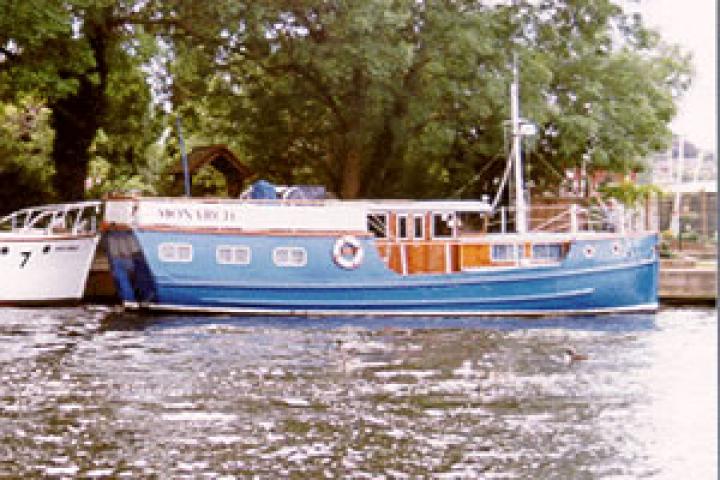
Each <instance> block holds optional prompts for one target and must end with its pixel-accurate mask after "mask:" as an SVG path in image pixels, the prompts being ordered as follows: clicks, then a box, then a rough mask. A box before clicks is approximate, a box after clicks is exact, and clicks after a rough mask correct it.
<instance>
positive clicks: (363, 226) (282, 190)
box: [103, 80, 658, 316]
mask: <svg viewBox="0 0 720 480" xmlns="http://www.w3.org/2000/svg"><path fill="white" fill-rule="evenodd" d="M517 88H518V87H517V80H515V81H514V82H513V84H512V86H511V89H510V90H511V129H512V130H511V132H512V142H511V143H512V146H511V150H510V151H511V154H510V155H509V156H508V163H507V168H506V171H505V175H504V177H503V179H502V182H501V189H500V190H502V188H504V184H505V183H506V182H507V180H508V178H509V177H510V176H509V172H510V170H514V185H515V186H516V187H515V188H514V193H515V194H514V202H513V204H512V205H508V206H499V204H498V199H499V198H500V192H498V193H497V195H496V197H495V200H494V201H493V202H490V201H489V199H480V200H426V201H412V200H384V201H383V200H354V201H344V200H337V199H332V198H328V195H326V194H324V192H323V189H321V188H318V187H316V186H311V187H309V186H282V187H278V186H274V185H272V184H270V183H268V182H262V181H261V182H257V183H256V184H254V185H252V186H251V187H250V188H249V189H248V190H247V191H246V192H245V193H244V194H243V195H242V196H241V198H237V199H221V198H189V197H184V198H149V197H142V196H135V195H128V196H119V197H113V198H109V199H108V200H107V201H106V204H105V217H104V222H103V231H104V238H105V241H106V242H107V245H106V250H107V252H108V258H109V262H110V268H111V272H112V275H113V279H114V281H115V284H116V288H117V292H118V295H119V297H120V298H121V300H122V302H123V304H124V306H125V307H127V308H129V309H149V310H172V311H198V312H214V313H224V312H230V313H242V314H259V315H308V316H315V315H363V316H368V315H391V316H403V315H418V316H466V315H473V316H474V315H490V316H495V315H558V314H586V313H609V312H640V311H643V312H644V311H655V310H656V309H657V307H658V302H657V283H658V255H657V235H656V233H655V232H650V231H646V230H645V229H644V228H643V222H642V221H637V219H636V218H635V217H633V216H632V215H631V213H632V212H629V211H624V210H622V209H620V210H616V211H615V212H613V215H612V217H610V216H608V215H607V214H604V215H603V214H601V212H599V211H597V210H596V209H592V208H589V207H582V206H579V205H575V204H570V205H567V207H563V208H562V209H561V210H559V211H557V212H553V213H552V214H547V213H545V214H544V216H542V217H541V218H540V217H538V216H537V215H535V216H533V212H534V211H535V212H536V211H537V209H532V208H530V207H529V206H528V205H527V203H528V202H526V199H525V192H524V189H523V188H522V187H521V186H522V185H523V180H522V166H521V155H520V146H521V143H520V140H521V136H523V135H526V134H531V133H532V132H531V131H530V130H532V129H528V128H526V127H527V126H528V125H527V124H524V123H523V121H522V120H521V119H520V117H519V107H518V101H517V97H518V95H517ZM187 184H188V182H187V180H186V192H188V188H187ZM187 194H188V193H186V195H187Z"/></svg>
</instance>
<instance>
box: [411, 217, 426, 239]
mask: <svg viewBox="0 0 720 480" xmlns="http://www.w3.org/2000/svg"><path fill="white" fill-rule="evenodd" d="M413 234H414V236H415V238H418V239H423V238H425V215H415V216H414V217H413Z"/></svg>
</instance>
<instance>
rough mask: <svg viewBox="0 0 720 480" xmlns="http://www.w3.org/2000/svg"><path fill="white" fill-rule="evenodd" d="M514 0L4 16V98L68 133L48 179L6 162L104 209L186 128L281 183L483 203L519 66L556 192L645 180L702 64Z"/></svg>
mask: <svg viewBox="0 0 720 480" xmlns="http://www.w3.org/2000/svg"><path fill="white" fill-rule="evenodd" d="M507 3H508V4H503V3H498V2H491V3H489V4H487V5H486V4H483V3H481V2H476V1H470V0H459V1H453V2H433V1H427V0H421V1H412V2H398V1H395V0H362V1H360V0H337V1H326V0H292V1H290V0H256V1H253V2H235V1H231V0H217V1H214V2H196V1H192V0H169V1H165V2H156V1H150V2H147V1H140V0H35V1H33V2H14V1H6V2H5V4H4V5H0V13H2V15H0V100H2V99H4V101H6V102H7V103H8V104H12V105H16V106H17V105H20V102H21V101H23V100H22V99H24V98H33V99H36V100H35V101H36V102H39V103H40V104H41V105H42V104H44V105H46V106H48V107H49V108H50V110H51V111H52V113H53V115H52V117H51V119H50V123H49V124H48V125H49V127H51V128H52V129H53V130H54V132H50V131H44V132H45V133H43V135H45V134H47V135H46V136H45V137H44V140H43V141H44V142H45V143H44V145H45V147H44V148H46V147H47V146H48V145H50V144H52V151H51V152H48V151H47V150H43V152H45V153H44V155H46V156H45V157H42V155H41V156H40V157H42V158H43V159H44V160H43V161H44V162H45V163H43V165H44V167H43V168H38V165H39V164H40V163H42V162H40V157H36V156H28V155H24V154H22V153H17V152H21V151H22V146H21V145H15V146H11V147H12V148H10V147H8V148H9V150H8V152H10V155H12V156H13V162H14V165H18V166H19V167H18V168H19V170H18V171H23V172H26V174H28V175H30V176H32V177H33V178H34V177H36V176H37V179H38V181H37V182H35V183H36V184H38V185H41V184H42V185H45V187H43V188H46V187H47V179H48V175H54V177H53V178H54V184H55V185H56V187H57V190H58V194H59V196H60V197H61V198H65V197H73V196H78V195H82V192H83V184H84V182H85V177H86V176H87V175H88V173H89V174H90V177H91V180H92V184H93V185H92V189H91V191H90V194H91V195H100V194H102V193H104V192H107V191H111V190H117V189H129V188H137V189H142V190H145V191H148V192H162V191H164V190H165V189H166V187H168V185H169V184H170V182H169V179H168V178H167V176H166V175H165V174H164V171H165V169H166V167H167V166H168V165H170V164H172V163H174V162H177V161H179V149H178V146H177V140H176V138H175V135H174V133H172V134H171V133H170V132H173V131H174V126H173V125H171V121H172V120H173V119H174V118H175V117H174V116H175V115H181V117H182V119H183V126H184V129H185V133H186V139H187V143H188V150H190V149H191V148H192V146H193V145H200V144H208V143H222V144H226V145H228V146H229V147H230V148H231V149H232V150H233V151H235V152H236V153H237V154H238V155H239V156H240V157H241V158H243V160H244V161H247V162H248V163H249V164H250V166H251V168H252V169H253V170H254V171H255V172H256V174H257V176H264V177H267V178H269V179H271V180H274V181H277V182H281V183H320V184H324V185H326V186H328V187H329V188H330V189H331V190H334V191H335V192H337V193H338V194H339V195H340V196H342V197H345V198H352V197H358V196H363V197H381V196H382V197H385V196H389V197H403V196H412V197H426V198H428V197H446V196H449V195H452V194H453V193H454V192H461V194H462V195H464V196H473V197H477V196H478V195H480V194H482V193H494V191H495V188H496V181H497V178H498V177H499V176H500V175H501V172H502V169H503V168H504V165H505V162H504V157H505V155H506V151H507V145H508V138H507V132H506V131H505V129H504V126H503V122H504V121H505V120H506V119H507V118H508V117H509V102H508V99H507V97H508V87H509V84H510V64H511V59H512V56H513V53H515V54H517V55H518V56H519V59H520V71H521V100H522V109H523V112H522V114H523V116H524V117H526V118H529V119H531V120H532V121H534V122H535V123H536V124H537V125H538V126H539V135H538V136H537V137H536V138H534V139H533V140H531V141H528V142H527V143H526V158H525V159H526V164H527V168H528V172H529V175H530V177H531V178H532V180H533V181H534V183H535V184H536V185H537V186H538V187H537V188H538V189H540V190H542V189H548V190H552V189H554V188H555V187H556V184H557V182H558V180H559V179H560V178H561V177H562V175H561V174H559V173H561V172H562V170H563V169H565V168H567V167H574V166H577V165H579V164H580V163H581V162H585V163H586V164H587V167H588V170H589V171H592V170H609V171H614V172H621V173H628V172H630V171H635V170H638V169H640V168H642V165H641V162H640V161H641V159H643V158H644V157H646V156H647V155H648V154H650V153H652V152H654V151H657V150H661V149H664V148H665V147H666V146H667V145H668V143H669V141H670V132H669V129H668V124H669V122H670V120H671V119H672V117H673V115H674V114H675V103H674V102H675V100H676V99H677V97H678V96H679V95H681V94H682V92H683V91H684V90H685V89H686V88H687V85H688V81H689V75H690V67H689V65H690V64H689V59H688V57H687V55H685V54H684V53H683V52H681V51H679V50H678V49H677V47H672V46H667V45H664V44H663V43H662V41H661V39H660V37H659V36H658V35H657V34H656V33H655V32H653V31H651V30H648V29H647V28H646V27H645V26H644V25H643V23H642V19H640V18H638V17H636V16H628V15H625V14H624V12H623V11H622V9H621V8H620V7H619V6H618V4H616V3H615V2H613V1H610V0H553V1H543V2H526V1H521V2H507ZM151 90H154V94H152V95H151ZM160 106H162V107H163V108H165V109H169V108H168V107H170V108H171V109H172V115H170V116H168V117H167V118H166V117H164V116H163V114H162V113H160V111H161V109H160V108H159V107H160ZM53 133H54V135H53ZM15 141H16V140H14V137H13V136H12V135H9V136H7V141H6V140H3V139H0V147H1V148H5V147H3V146H4V145H11V144H13V143H14V142H15ZM50 142H52V143H50ZM47 155H51V156H52V160H53V162H52V163H53V164H54V166H55V172H54V173H53V170H52V169H51V168H46V167H47V166H48V163H47ZM38 162H40V163H38ZM480 172H481V173H482V175H480V176H479V175H477V174H478V173H480ZM216 180H217V179H215V178H214V177H213V175H212V174H209V176H208V182H209V186H208V188H209V189H212V188H215V187H218V186H219V187H220V188H221V189H222V186H221V185H219V184H217V182H216ZM210 187H212V188H210Z"/></svg>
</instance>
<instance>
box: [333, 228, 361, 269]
mask: <svg viewBox="0 0 720 480" xmlns="http://www.w3.org/2000/svg"><path fill="white" fill-rule="evenodd" d="M332 255H333V260H334V261H335V263H336V264H337V265H338V266H339V267H342V268H345V269H347V270H352V269H354V268H357V267H359V266H360V264H361V263H362V261H363V257H364V256H365V252H364V251H363V248H362V245H360V242H359V241H358V239H357V238H355V237H353V236H352V235H345V236H342V237H340V238H338V239H337V240H336V241H335V245H334V246H333V251H332Z"/></svg>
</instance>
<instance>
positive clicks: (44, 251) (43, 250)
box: [42, 245, 50, 253]
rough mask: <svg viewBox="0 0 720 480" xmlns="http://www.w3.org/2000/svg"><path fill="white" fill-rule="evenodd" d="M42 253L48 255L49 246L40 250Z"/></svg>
mask: <svg viewBox="0 0 720 480" xmlns="http://www.w3.org/2000/svg"><path fill="white" fill-rule="evenodd" d="M42 252H43V253H50V245H45V246H44V247H43V249H42Z"/></svg>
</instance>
